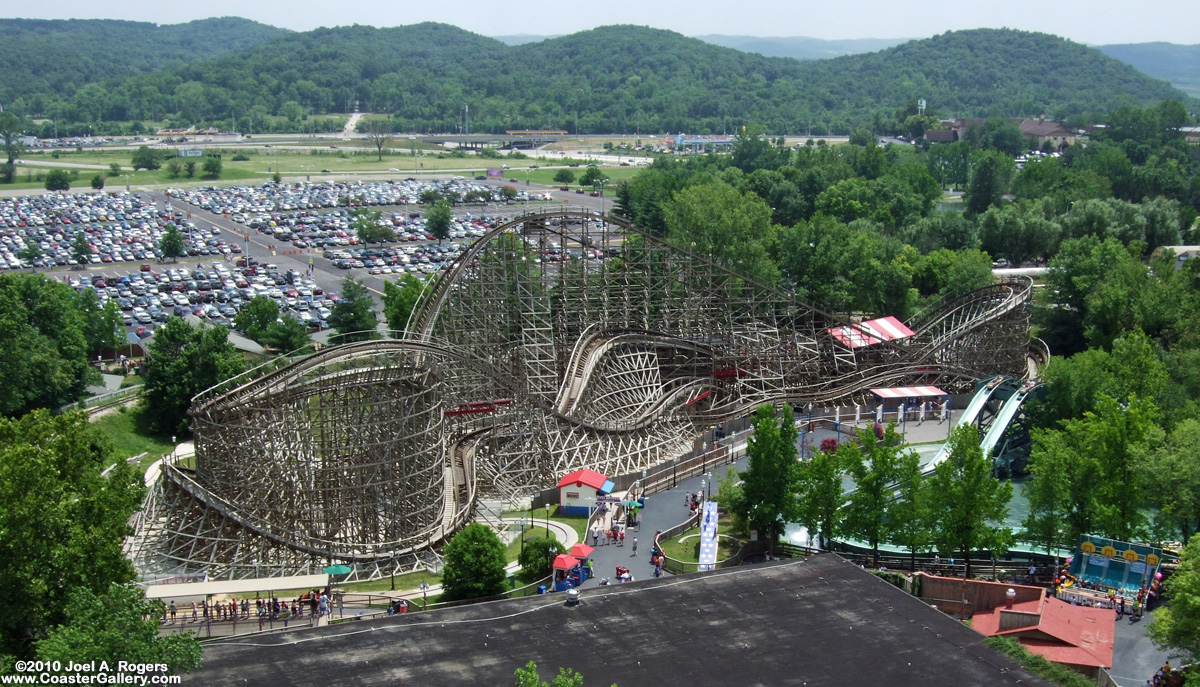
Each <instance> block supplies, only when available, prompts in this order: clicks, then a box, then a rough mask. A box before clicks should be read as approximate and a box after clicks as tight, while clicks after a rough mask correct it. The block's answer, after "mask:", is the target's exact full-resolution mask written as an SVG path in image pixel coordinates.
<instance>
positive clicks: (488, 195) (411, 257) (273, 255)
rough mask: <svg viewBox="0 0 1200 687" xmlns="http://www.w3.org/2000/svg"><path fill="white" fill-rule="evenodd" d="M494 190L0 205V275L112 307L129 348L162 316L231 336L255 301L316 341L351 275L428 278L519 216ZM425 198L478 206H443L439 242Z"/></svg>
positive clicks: (316, 189) (220, 190)
mask: <svg viewBox="0 0 1200 687" xmlns="http://www.w3.org/2000/svg"><path fill="white" fill-rule="evenodd" d="M497 188H498V187H497V186H495V185H494V184H492V185H488V184H483V183H478V182H477V181H469V180H466V179H463V178H461V177H455V178H451V179H447V180H421V181H416V180H405V181H382V182H356V181H349V182H324V183H318V184H307V183H306V184H273V183H268V184H264V185H262V186H254V187H250V186H231V187H215V188H198V189H188V190H180V189H172V190H168V191H166V192H151V193H147V194H138V193H129V192H119V193H103V194H47V195H44V196H36V197H17V198H8V199H0V271H3V270H10V269H28V268H30V267H36V268H38V269H40V270H47V271H50V273H51V276H53V277H54V278H57V279H63V280H64V281H67V282H68V283H70V284H71V285H72V286H74V287H75V288H77V289H85V288H90V289H94V290H95V291H96V292H97V294H98V295H99V296H100V298H101V300H102V301H104V302H107V301H109V300H113V301H114V302H116V303H117V305H118V306H119V307H120V308H121V310H122V313H123V315H124V317H125V321H126V324H127V325H128V328H129V333H130V334H131V335H132V336H131V337H130V338H131V339H135V338H136V339H140V338H144V337H146V336H149V335H150V334H151V333H152V332H153V331H154V329H155V328H156V327H157V326H159V325H160V324H161V323H162V322H165V321H166V319H167V318H169V317H171V316H174V315H178V316H184V315H194V316H196V317H199V318H201V319H204V320H207V321H209V322H212V323H214V324H222V325H228V326H232V321H233V318H234V317H235V316H236V314H237V312H238V311H239V310H240V309H241V307H243V306H244V305H245V304H246V303H247V302H248V301H249V300H250V299H251V298H253V297H255V296H265V297H268V298H272V299H273V300H274V301H275V302H276V303H277V304H278V305H279V307H280V312H281V314H284V315H290V316H293V317H296V318H297V319H298V320H300V321H301V322H303V323H304V324H305V325H306V326H307V327H308V328H309V329H310V331H318V330H320V329H323V328H326V327H328V325H329V322H328V319H329V314H330V308H331V307H332V304H333V303H334V302H335V301H336V298H337V291H338V290H339V289H340V286H339V284H340V281H341V279H342V278H343V277H345V276H347V275H351V276H354V277H355V278H357V279H359V280H360V281H362V282H363V283H364V284H366V285H367V287H368V288H369V289H370V290H371V291H372V292H373V293H374V294H375V295H376V296H377V297H378V296H379V295H382V292H383V284H384V281H385V280H387V279H395V278H396V276H397V275H401V274H413V275H414V276H417V277H419V278H424V279H428V278H430V277H432V275H434V274H436V273H437V272H438V271H439V270H440V269H443V268H444V267H445V266H447V265H448V264H450V262H451V261H453V260H454V259H455V258H457V257H458V255H460V254H461V252H462V251H463V250H465V248H466V247H467V246H469V245H470V243H471V242H472V241H473V240H475V239H477V238H478V237H480V236H482V235H483V234H484V233H485V232H486V231H488V230H489V229H491V228H493V227H495V226H497V225H498V224H500V223H503V222H505V221H508V220H509V219H511V218H512V217H513V216H514V215H516V214H517V213H519V212H521V211H523V210H524V209H525V208H524V207H523V205H521V204H516V205H510V204H508V203H506V202H504V201H503V200H502V199H500V198H499V197H498V195H499V194H498V192H497ZM430 191H433V192H436V193H437V194H438V195H439V196H440V197H449V198H454V199H456V200H458V201H460V202H461V201H462V200H463V199H465V198H467V197H468V194H470V197H472V198H475V199H477V200H478V201H479V204H475V205H458V206H455V208H454V223H453V225H452V228H451V230H450V237H449V239H447V240H446V241H437V240H436V239H435V238H434V237H433V236H432V234H430V233H429V232H428V231H427V230H426V228H425V223H424V218H423V217H421V215H420V210H421V209H422V207H421V206H420V205H419V203H420V201H421V200H422V199H423V198H422V195H423V194H427V193H428V192H430ZM542 196H543V194H541V193H540V192H538V193H534V194H527V193H522V194H521V195H520V197H523V198H540V197H542ZM425 199H427V196H426V198H425ZM351 202H353V203H354V205H356V206H358V205H367V206H373V207H374V208H375V209H378V210H380V211H381V221H382V222H385V223H388V224H390V225H391V226H392V228H393V230H394V232H395V234H396V241H395V242H392V243H389V244H387V245H374V246H364V245H362V244H360V243H359V241H358V239H357V237H356V236H355V233H354V230H353V228H352V227H351V221H352V218H351V216H350V209H351V208H349V207H347V204H348V203H351ZM488 203H493V204H488ZM171 223H174V224H175V225H176V226H178V227H179V228H180V229H181V230H182V234H183V238H184V243H185V253H186V255H185V256H183V257H181V258H180V259H179V261H178V262H177V263H175V262H170V261H163V260H162V256H161V252H160V251H159V241H160V240H161V238H162V235H163V232H164V231H165V230H166V227H167V226H168V224H171ZM80 231H82V232H84V236H86V238H87V248H88V252H87V255H86V257H85V259H84V260H83V261H82V262H80V261H79V260H78V259H77V258H78V257H79V256H77V255H76V253H77V252H78V250H77V247H76V246H73V245H72V243H73V242H74V241H75V240H76V235H77V234H78V232H80ZM31 243H32V244H36V245H37V246H38V248H39V249H40V250H41V253H42V255H41V256H40V257H39V258H37V259H35V260H30V259H29V258H28V257H27V254H26V247H27V246H29V245H30V244H31ZM23 255H26V257H22V256H23Z"/></svg>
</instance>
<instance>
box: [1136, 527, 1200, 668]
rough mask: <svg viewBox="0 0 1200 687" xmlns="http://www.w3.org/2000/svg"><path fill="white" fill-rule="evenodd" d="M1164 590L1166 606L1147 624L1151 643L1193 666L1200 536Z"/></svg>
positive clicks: (1199, 616)
mask: <svg viewBox="0 0 1200 687" xmlns="http://www.w3.org/2000/svg"><path fill="white" fill-rule="evenodd" d="M1165 591H1166V598H1167V603H1166V605H1165V607H1163V608H1161V609H1159V611H1158V612H1157V613H1155V614H1154V619H1153V620H1152V621H1151V622H1150V627H1149V630H1148V634H1149V635H1150V640H1151V641H1153V642H1154V645H1155V646H1157V647H1159V648H1160V649H1164V650H1167V651H1170V652H1171V655H1172V656H1179V657H1181V658H1183V662H1184V663H1192V664H1195V662H1196V661H1200V537H1196V538H1193V539H1192V540H1191V541H1190V542H1188V545H1187V546H1186V547H1185V548H1184V550H1183V556H1182V558H1181V559H1180V562H1179V567H1178V568H1177V569H1176V570H1175V573H1174V574H1173V575H1171V579H1169V580H1167V583H1166V589H1165ZM1190 683H1191V680H1189V684H1190Z"/></svg>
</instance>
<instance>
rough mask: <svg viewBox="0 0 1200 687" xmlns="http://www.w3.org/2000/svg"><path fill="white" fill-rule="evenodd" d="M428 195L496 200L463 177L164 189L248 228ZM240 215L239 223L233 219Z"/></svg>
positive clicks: (495, 193) (402, 202)
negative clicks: (293, 215)
mask: <svg viewBox="0 0 1200 687" xmlns="http://www.w3.org/2000/svg"><path fill="white" fill-rule="evenodd" d="M428 191H434V192H436V193H437V194H438V195H439V196H441V197H443V198H452V199H464V198H466V197H467V195H468V194H473V195H475V196H476V197H478V196H480V195H486V196H487V197H489V198H493V199H494V200H496V201H499V200H500V196H499V193H498V190H497V189H496V188H495V187H493V186H488V185H486V184H478V183H475V182H474V181H471V180H468V179H465V178H463V177H454V178H453V179H404V180H403V181H323V182H319V183H310V182H304V183H286V184H285V183H279V184H276V183H266V184H263V185H261V186H210V187H205V188H187V189H178V188H177V189H168V190H167V192H168V193H169V194H170V195H171V196H172V197H175V198H179V199H181V200H185V201H187V202H189V203H191V204H192V205H195V206H197V207H201V208H204V209H205V210H208V211H209V212H214V213H217V214H220V215H229V216H230V217H232V218H233V219H235V220H237V221H241V222H245V223H248V221H249V219H250V218H252V217H253V216H254V215H257V214H259V213H270V212H282V211H291V210H317V209H323V208H324V209H330V208H339V207H347V206H349V205H350V203H351V202H353V203H354V204H355V205H369V206H379V205H386V206H397V205H416V204H418V203H420V202H421V196H422V195H423V194H425V193H426V192H428ZM239 215H240V216H241V218H240V219H239V217H238V216H239Z"/></svg>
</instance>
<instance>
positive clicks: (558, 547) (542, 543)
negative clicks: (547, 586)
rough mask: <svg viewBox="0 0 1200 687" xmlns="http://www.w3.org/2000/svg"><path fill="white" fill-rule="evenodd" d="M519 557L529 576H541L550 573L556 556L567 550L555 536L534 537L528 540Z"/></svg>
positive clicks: (523, 569) (522, 570)
mask: <svg viewBox="0 0 1200 687" xmlns="http://www.w3.org/2000/svg"><path fill="white" fill-rule="evenodd" d="M522 546H523V547H524V548H522V549H521V554H520V555H519V556H518V557H517V562H518V563H520V564H521V572H522V573H524V574H525V575H527V576H529V577H535V578H541V577H545V576H546V575H549V574H550V571H551V570H552V569H553V567H554V557H555V556H557V555H558V554H560V553H563V552H565V551H566V549H564V548H563V545H562V544H561V543H559V541H558V540H557V539H555V538H554V537H534V538H533V539H530V540H527V541H526V542H525V543H524V544H523V545H522Z"/></svg>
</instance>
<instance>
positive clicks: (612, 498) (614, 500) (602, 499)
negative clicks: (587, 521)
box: [596, 496, 621, 505]
mask: <svg viewBox="0 0 1200 687" xmlns="http://www.w3.org/2000/svg"><path fill="white" fill-rule="evenodd" d="M620 502H621V499H619V498H617V497H616V496H597V497H596V505H600V504H601V503H620Z"/></svg>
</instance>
